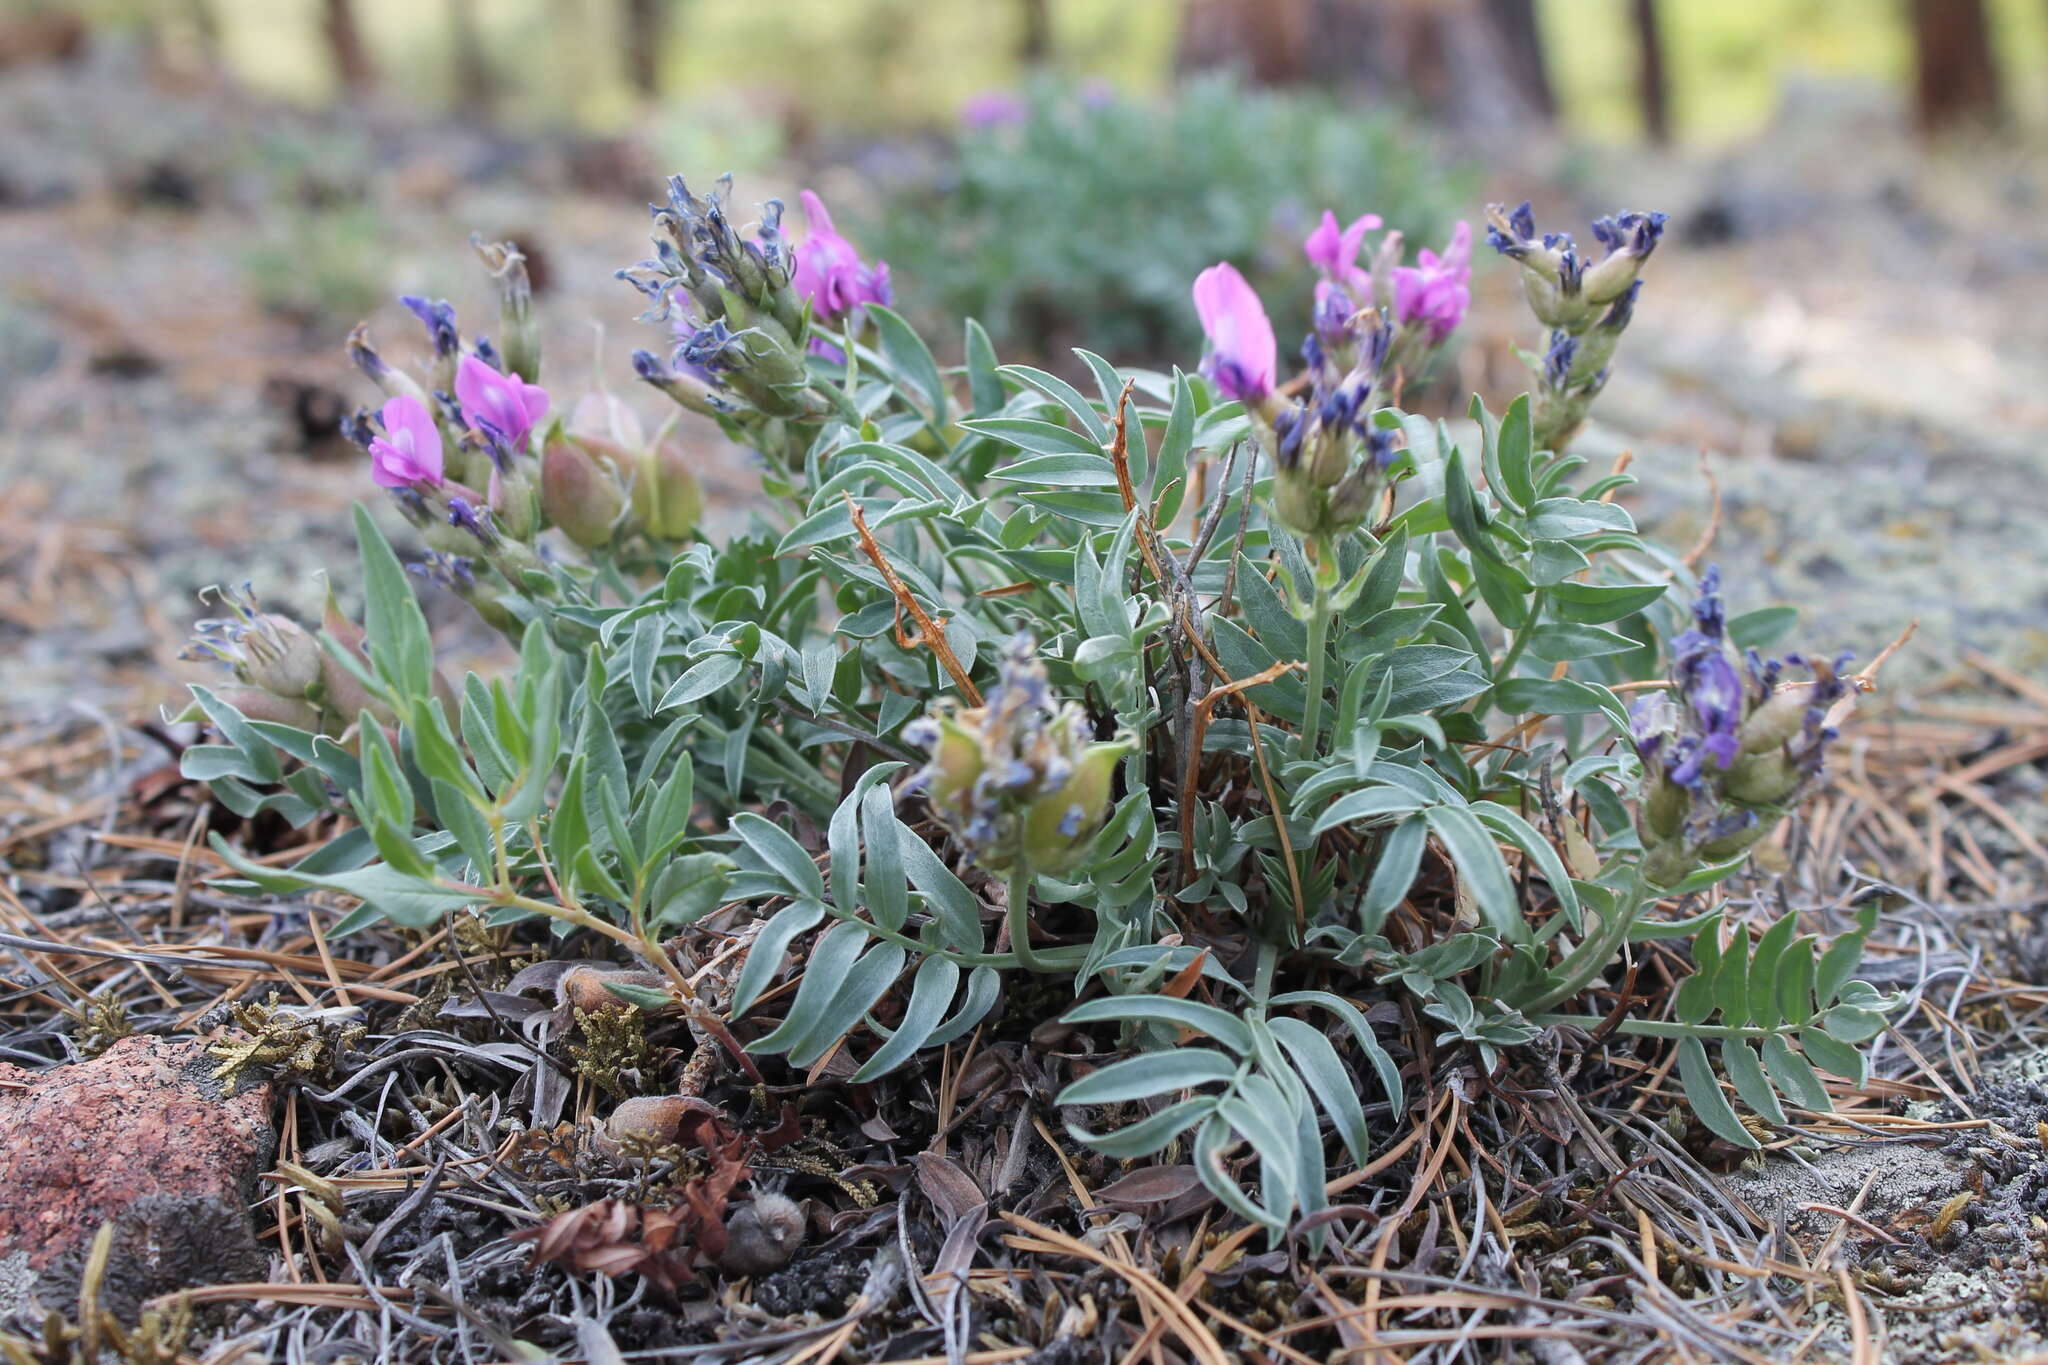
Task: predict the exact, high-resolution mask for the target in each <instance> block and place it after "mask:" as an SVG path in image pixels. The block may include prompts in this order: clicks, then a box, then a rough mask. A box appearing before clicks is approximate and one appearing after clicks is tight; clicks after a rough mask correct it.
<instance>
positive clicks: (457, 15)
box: [448, 0, 498, 118]
mask: <svg viewBox="0 0 2048 1365" xmlns="http://www.w3.org/2000/svg"><path fill="white" fill-rule="evenodd" d="M448 29H449V36H450V38H451V39H452V41H453V44H454V48H455V101H456V104H457V106H458V107H459V108H460V109H461V111H462V112H463V113H465V114H471V115H475V116H476V117H478V118H488V117H490V115H491V112H492V110H493V109H494V108H495V107H496V106H497V102H498V82H497V78H496V77H495V76H493V75H492V74H491V61H490V58H489V57H488V56H487V55H486V54H485V53H484V37H483V33H482V31H481V30H479V29H478V28H477V23H476V0H448Z"/></svg>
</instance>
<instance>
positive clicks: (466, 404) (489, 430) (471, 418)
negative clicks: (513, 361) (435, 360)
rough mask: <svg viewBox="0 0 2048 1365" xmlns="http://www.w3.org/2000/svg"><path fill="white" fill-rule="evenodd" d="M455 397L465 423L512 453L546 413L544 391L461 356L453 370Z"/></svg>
mask: <svg viewBox="0 0 2048 1365" xmlns="http://www.w3.org/2000/svg"><path fill="white" fill-rule="evenodd" d="M455 397H456V399H457V401H458V402H460V403H461V405H462V418H463V421H464V422H466V423H467V424H468V425H469V426H470V427H471V428H472V429H474V430H476V431H478V432H481V433H485V434H486V435H489V436H495V437H496V438H497V439H498V440H500V441H502V442H504V444H505V445H507V446H509V447H511V448H512V449H514V450H517V449H519V448H521V447H523V446H524V445H525V443H526V437H527V434H528V433H529V432H531V431H532V430H533V426H534V423H536V422H538V421H539V420H540V419H541V418H542V417H544V416H546V415H547V410H548V394H547V390H546V389H543V388H542V387H541V386H540V385H538V384H529V383H527V382H526V381H525V380H523V379H521V378H520V377H519V376H518V375H514V374H505V373H503V372H501V371H498V370H494V369H492V368H491V367H490V366H489V365H488V364H486V363H484V361H482V360H480V359H478V358H477V357H476V356H473V355H466V356H464V357H463V358H462V363H461V364H460V365H458V366H457V367H456V370H455Z"/></svg>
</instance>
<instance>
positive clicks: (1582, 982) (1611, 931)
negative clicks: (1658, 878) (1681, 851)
mask: <svg viewBox="0 0 2048 1365" xmlns="http://www.w3.org/2000/svg"><path fill="white" fill-rule="evenodd" d="M1646 894H1647V888H1646V887H1645V885H1644V882H1643V873H1642V869H1641V868H1640V867H1639V868H1637V869H1636V870H1635V871H1634V872H1633V873H1632V874H1630V878H1629V884H1628V889H1627V890H1626V891H1625V892H1624V893H1623V894H1622V895H1620V896H1618V897H1616V898H1615V902H1614V914H1613V916H1612V918H1611V919H1610V920H1609V921H1608V922H1607V923H1604V924H1602V925H1600V927H1599V928H1597V929H1595V930H1594V931H1593V933H1592V935H1591V936H1590V937H1589V938H1587V939H1586V940H1585V941H1584V942H1583V943H1581V944H1579V946H1578V947H1576V948H1574V949H1572V951H1571V952H1569V953H1567V954H1565V959H1564V961H1562V962H1560V963H1558V964H1557V973H1556V980H1557V985H1555V986H1553V987H1551V988H1550V989H1549V990H1547V991H1545V992H1544V993H1543V994H1541V995H1539V996H1537V997H1536V998H1534V999H1533V1000H1528V1001H1525V1002H1523V1003H1522V1012H1523V1013H1524V1014H1540V1013H1542V1012H1543V1011H1545V1010H1551V1009H1555V1008H1557V1007H1558V1006H1559V1005H1561V1004H1563V1003H1564V1002H1565V1001H1567V1000H1569V999H1571V998H1572V997H1573V996H1575V995H1577V994H1578V993H1579V992H1580V991H1583V990H1584V989H1586V987H1588V986H1590V985H1592V984H1593V982H1594V980H1595V979H1596V978H1597V977H1598V976H1599V975H1600V973H1602V972H1604V971H1606V970H1607V964H1608V963H1610V962H1612V961H1613V960H1614V955H1615V954H1616V953H1618V952H1620V951H1621V948H1622V945H1623V944H1625V943H1627V942H1628V931H1629V930H1630V929H1631V928H1632V927H1633V926H1634V925H1635V922H1636V912H1637V911H1639V910H1641V909H1642V906H1643V897H1644V896H1645V895H1646Z"/></svg>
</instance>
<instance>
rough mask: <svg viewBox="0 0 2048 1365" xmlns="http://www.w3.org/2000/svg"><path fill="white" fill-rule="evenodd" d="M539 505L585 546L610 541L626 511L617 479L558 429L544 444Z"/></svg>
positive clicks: (594, 545)
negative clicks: (621, 515)
mask: <svg viewBox="0 0 2048 1365" xmlns="http://www.w3.org/2000/svg"><path fill="white" fill-rule="evenodd" d="M540 507H541V512H542V514H543V515H544V516H546V518H547V519H548V521H549V522H550V523H552V524H553V525H555V526H558V527H560V528H561V530H562V533H563V534H564V535H566V536H568V537H569V539H571V540H573V541H575V542H576V543H577V544H578V545H581V546H582V547H583V548H584V549H586V550H595V549H598V548H600V547H602V546H605V545H609V544H610V543H611V540H612V535H613V533H614V532H615V530H616V529H617V527H618V523H619V516H620V514H621V513H622V512H624V511H625V507H626V498H625V494H624V493H623V492H621V491H620V488H619V484H618V480H616V479H614V478H613V477H612V476H611V475H609V474H607V473H606V472H605V471H604V470H603V469H602V468H600V467H599V465H598V462H597V461H596V460H594V459H592V458H591V456H590V454H589V452H587V451H585V450H584V449H583V447H582V446H581V445H580V444H579V443H578V442H577V441H576V440H574V439H573V438H571V437H570V436H568V435H566V434H564V433H562V432H560V431H556V432H554V433H552V434H551V435H550V436H549V437H548V440H547V443H546V445H544V446H543V447H542V448H541V457H540Z"/></svg>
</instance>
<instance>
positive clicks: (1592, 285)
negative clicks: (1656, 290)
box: [1486, 202, 1665, 450]
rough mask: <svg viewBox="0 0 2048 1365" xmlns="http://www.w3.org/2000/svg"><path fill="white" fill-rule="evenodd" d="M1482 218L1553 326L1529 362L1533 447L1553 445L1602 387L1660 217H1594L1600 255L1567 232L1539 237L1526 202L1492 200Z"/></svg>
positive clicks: (1532, 303) (1567, 434)
mask: <svg viewBox="0 0 2048 1365" xmlns="http://www.w3.org/2000/svg"><path fill="white" fill-rule="evenodd" d="M1486 216H1487V219H1488V226H1487V229H1486V239H1487V241H1489V242H1491V243H1492V244H1493V248H1494V250H1496V251H1498V252H1500V253H1501V254H1502V255H1503V256H1506V257H1508V258H1510V259H1511V260H1513V261H1515V262H1516V263H1517V264H1519V265H1520V266H1521V267H1522V289H1523V293H1524V294H1525V295H1526V296H1527V297H1528V300H1529V308H1530V310H1531V311H1532V312H1534V313H1535V314H1536V320H1537V321H1538V322H1541V323H1542V324H1543V325H1544V326H1545V327H1547V328H1549V329H1550V332H1549V338H1548V340H1547V342H1546V344H1545V347H1544V352H1543V355H1542V357H1541V358H1540V360H1538V361H1537V362H1536V363H1535V364H1534V366H1533V368H1534V369H1535V370H1536V374H1537V381H1538V382H1537V386H1536V403H1535V411H1534V414H1533V420H1534V423H1535V436H1536V443H1537V445H1538V446H1540V447H1544V448H1547V449H1552V450H1555V449H1558V448H1560V447H1561V446H1562V445H1563V444H1564V442H1566V441H1568V440H1569V439H1570V438H1571V435H1572V433H1573V432H1575V431H1577V430H1578V429H1579V426H1580V424H1581V423H1583V422H1584V421H1585V420H1586V410H1587V409H1588V408H1589V407H1591V406H1592V402H1593V399H1594V398H1595V397H1596V396H1598V394H1599V392H1600V390H1601V389H1603V388H1605V387H1606V385H1607V372H1608V364H1609V362H1610V361H1611V360H1612V359H1613V358H1614V348H1615V345H1616V343H1618V342H1619V341H1620V340H1621V334H1622V332H1623V331H1625V330H1626V329H1627V327H1628V324H1629V320H1630V319H1631V318H1632V317H1633V316H1634V315H1635V306H1636V297H1637V296H1638V295H1639V294H1640V293H1641V292H1642V287H1643V286H1642V280H1641V279H1640V278H1639V276H1640V275H1641V273H1642V268H1643V262H1644V261H1647V260H1648V259H1649V258H1650V253H1651V252H1653V251H1655V250H1656V249H1657V243H1658V242H1659V241H1660V240H1662V239H1663V236H1664V224H1665V215H1663V214H1661V213H1639V212H1634V211H1630V212H1626V213H1617V214H1614V215H1613V216H1611V217H1607V218H1599V219H1596V220H1594V223H1593V237H1594V240H1596V241H1597V242H1599V243H1600V245H1601V246H1602V247H1604V248H1605V249H1606V254H1605V255H1604V256H1602V257H1601V258H1600V259H1599V260H1598V261H1589V260H1587V259H1586V258H1585V257H1583V256H1581V255H1580V254H1579V250H1578V247H1577V245H1576V244H1575V243H1574V242H1573V241H1572V239H1571V236H1570V234H1568V233H1562V232H1546V233H1543V234H1541V235H1540V236H1539V235H1538V234H1537V231H1536V215H1535V213H1534V212H1533V211H1532V210H1531V209H1530V206H1529V205H1528V203H1527V202H1524V203H1523V204H1522V205H1521V206H1520V207H1519V208H1516V209H1515V210H1514V211H1513V212H1509V211H1508V209H1507V207H1506V206H1505V205H1502V204H1492V205H1489V206H1488V207H1487V210H1486Z"/></svg>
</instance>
